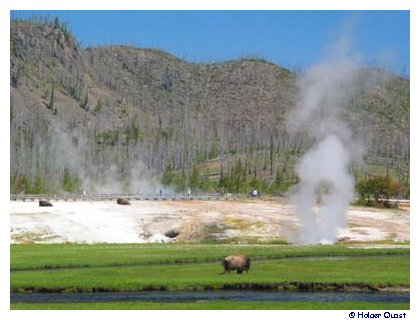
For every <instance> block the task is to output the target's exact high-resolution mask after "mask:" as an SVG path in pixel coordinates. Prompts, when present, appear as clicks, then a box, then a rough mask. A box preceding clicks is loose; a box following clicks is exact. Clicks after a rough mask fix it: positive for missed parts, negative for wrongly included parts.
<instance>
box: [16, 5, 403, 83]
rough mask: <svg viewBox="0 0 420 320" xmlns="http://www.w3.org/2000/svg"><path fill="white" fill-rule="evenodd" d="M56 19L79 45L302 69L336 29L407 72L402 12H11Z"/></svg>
mask: <svg viewBox="0 0 420 320" xmlns="http://www.w3.org/2000/svg"><path fill="white" fill-rule="evenodd" d="M33 14H35V15H37V14H41V15H45V14H46V15H49V16H58V17H59V18H60V20H61V21H63V22H65V23H67V25H68V27H69V29H70V30H71V32H72V33H73V34H74V35H75V36H76V38H77V39H78V40H79V42H80V43H81V44H82V45H83V47H89V46H102V45H108V44H124V45H134V46H137V47H141V48H157V49H162V50H164V51H167V52H169V53H171V54H173V55H175V56H178V57H180V58H183V59H185V60H187V61H190V62H221V61H225V60H233V59H238V58H244V57H248V58H249V57H252V58H263V59H266V60H268V61H270V62H273V63H275V64H278V65H280V66H283V67H286V68H292V69H295V70H305V69H308V68H309V67H310V66H311V65H313V64H315V63H317V62H319V61H320V60H322V59H323V57H324V56H325V55H326V51H327V48H328V46H329V45H330V44H331V43H332V42H334V39H336V37H337V36H338V34H339V33H342V32H343V30H345V31H344V32H346V33H347V35H348V36H351V38H352V40H353V42H352V49H353V51H354V52H357V54H358V55H359V56H360V58H361V60H362V64H363V65H369V66H372V65H373V66H378V67H381V68H385V69H388V70H391V71H393V72H395V73H398V74H400V75H404V76H407V77H409V75H410V72H409V70H410V69H409V68H410V12H409V11H284V10H283V11H282V10H280V11H274V10H269V11H81V10H79V11H25V12H23V11H12V13H11V16H12V17H14V16H22V15H27V16H31V15H33Z"/></svg>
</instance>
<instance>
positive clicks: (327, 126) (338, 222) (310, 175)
mask: <svg viewBox="0 0 420 320" xmlns="http://www.w3.org/2000/svg"><path fill="white" fill-rule="evenodd" d="M339 43H341V44H343V43H345V44H346V45H348V42H343V41H341V42H339ZM344 47H346V46H344ZM346 52H347V50H346V48H344V49H343V46H342V45H341V46H338V47H337V50H335V53H336V54H335V57H333V59H330V60H329V61H327V62H324V63H321V64H319V65H316V66H314V67H313V68H311V69H310V70H309V71H308V72H307V73H306V74H305V75H303V76H302V77H301V79H299V89H300V99H299V101H298V107H297V110H296V111H295V113H294V114H293V116H292V117H291V119H290V121H292V122H293V124H294V125H295V126H296V128H299V129H300V130H301V129H302V128H304V129H305V130H306V133H307V134H308V136H309V140H310V141H312V142H313V147H312V148H311V149H309V150H308V152H307V153H306V154H305V155H304V156H303V157H302V158H301V159H300V161H299V162H298V164H297V167H296V171H297V173H298V175H299V177H300V181H299V185H298V187H297V189H296V190H295V192H294V194H293V195H292V201H293V202H294V203H295V205H296V208H297V212H298V218H299V220H300V224H301V227H300V230H299V233H298V235H297V236H296V235H295V236H294V239H290V240H291V241H293V242H298V243H334V242H336V241H337V228H340V227H345V226H346V211H347V208H348V206H349V204H350V202H351V200H352V198H353V179H352V177H351V175H350V174H349V172H348V167H349V165H350V163H351V162H352V161H354V160H355V157H357V156H359V155H360V152H359V151H358V144H357V143H356V142H355V141H354V139H353V137H352V132H351V129H350V128H349V126H348V125H347V123H346V121H345V120H344V119H343V117H342V111H343V108H344V107H345V105H346V104H347V103H348V101H349V99H350V98H351V97H352V94H354V90H353V89H352V88H354V85H355V79H356V77H355V76H356V70H357V69H356V66H357V64H356V62H355V61H356V60H355V59H351V58H349V57H348V56H346Z"/></svg>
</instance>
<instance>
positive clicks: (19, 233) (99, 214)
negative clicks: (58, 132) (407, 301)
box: [10, 200, 410, 245]
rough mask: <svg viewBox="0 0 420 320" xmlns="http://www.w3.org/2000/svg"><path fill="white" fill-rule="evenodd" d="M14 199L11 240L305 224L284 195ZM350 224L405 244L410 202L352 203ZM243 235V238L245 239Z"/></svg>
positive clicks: (357, 234) (241, 232)
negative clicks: (396, 205) (42, 203)
mask: <svg viewBox="0 0 420 320" xmlns="http://www.w3.org/2000/svg"><path fill="white" fill-rule="evenodd" d="M53 205H54V206H53V207H39V206H38V202H28V201H27V202H23V201H11V203H10V207H11V215H10V241H11V243H66V242H70V243H72V242H74V243H148V242H170V241H174V239H171V238H169V237H166V236H165V233H166V232H167V231H170V230H176V231H177V232H179V235H178V236H177V237H176V238H175V239H176V241H199V240H203V239H209V238H210V239H213V240H224V239H229V238H234V239H235V240H236V241H238V242H242V241H245V240H246V239H248V240H250V239H254V240H259V241H273V240H286V239H290V235H291V234H293V233H294V232H295V230H297V229H298V228H299V223H298V220H297V217H296V214H295V208H294V206H293V205H291V204H288V203H286V202H283V201H264V200H247V201H131V205H129V206H122V205H118V204H117V203H116V202H113V201H102V202H64V201H59V202H53ZM347 221H348V225H347V227H346V228H343V229H340V230H338V238H339V239H341V240H346V241H355V242H360V243H362V244H363V243H366V244H368V243H370V242H372V241H380V240H388V241H387V243H388V245H389V240H391V241H392V243H395V245H401V244H403V243H404V242H407V241H409V240H410V208H409V207H405V208H401V209H372V208H362V207H350V208H349V210H348V212H347ZM241 239H242V240H241Z"/></svg>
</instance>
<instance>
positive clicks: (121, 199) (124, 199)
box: [117, 198, 131, 205]
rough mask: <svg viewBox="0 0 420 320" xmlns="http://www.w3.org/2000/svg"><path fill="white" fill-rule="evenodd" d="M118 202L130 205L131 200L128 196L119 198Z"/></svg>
mask: <svg viewBox="0 0 420 320" xmlns="http://www.w3.org/2000/svg"><path fill="white" fill-rule="evenodd" d="M117 203H118V204H122V205H130V204H131V203H130V201H128V199H126V198H118V199H117Z"/></svg>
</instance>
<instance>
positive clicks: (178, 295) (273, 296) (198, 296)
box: [10, 291, 410, 303]
mask: <svg viewBox="0 0 420 320" xmlns="http://www.w3.org/2000/svg"><path fill="white" fill-rule="evenodd" d="M214 300H224V301H242V302H250V301H275V302H311V301H312V302H348V301H364V302H385V303H410V293H409V292H403V293H401V292H381V293H377V292H375V293H372V292H267V291H176V292H175V291H172V292H171V291H143V292H103V293H29V294H22V293H12V294H11V295H10V302H11V303H16V302H27V303H49V302H62V303H73V302H114V301H143V302H165V303H166V302H197V301H214Z"/></svg>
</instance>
